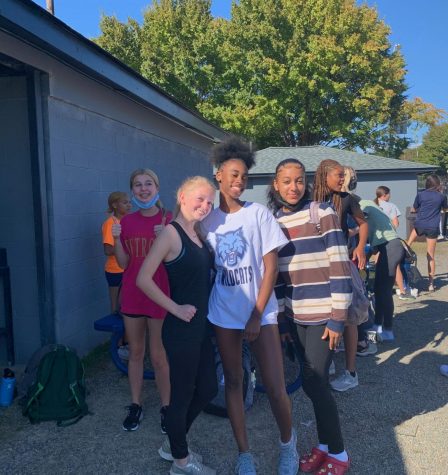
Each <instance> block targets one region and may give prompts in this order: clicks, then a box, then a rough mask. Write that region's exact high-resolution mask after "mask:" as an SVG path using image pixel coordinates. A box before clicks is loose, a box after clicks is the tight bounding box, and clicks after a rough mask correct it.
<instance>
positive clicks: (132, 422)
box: [123, 402, 143, 431]
mask: <svg viewBox="0 0 448 475" xmlns="http://www.w3.org/2000/svg"><path fill="white" fill-rule="evenodd" d="M126 409H127V410H128V415H127V416H126V419H125V420H124V422H123V430H129V431H131V430H137V429H138V428H139V425H140V421H141V420H142V419H143V410H142V406H139V405H138V404H135V402H133V403H132V404H131V405H130V406H127V408H126Z"/></svg>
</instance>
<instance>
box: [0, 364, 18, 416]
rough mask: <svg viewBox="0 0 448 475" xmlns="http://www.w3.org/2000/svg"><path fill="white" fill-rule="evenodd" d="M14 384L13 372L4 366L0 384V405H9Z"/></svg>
mask: <svg viewBox="0 0 448 475" xmlns="http://www.w3.org/2000/svg"><path fill="white" fill-rule="evenodd" d="M15 385H16V378H15V377H14V372H13V371H11V370H10V369H9V368H5V370H4V372H3V378H2V381H1V384H0V406H3V407H7V406H10V405H11V403H12V399H13V397H14V388H15Z"/></svg>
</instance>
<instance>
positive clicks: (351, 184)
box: [313, 160, 368, 391]
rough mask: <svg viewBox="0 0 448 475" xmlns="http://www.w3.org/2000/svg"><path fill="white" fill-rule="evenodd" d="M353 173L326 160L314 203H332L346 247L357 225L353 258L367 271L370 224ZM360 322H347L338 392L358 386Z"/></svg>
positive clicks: (316, 180) (335, 383) (319, 169)
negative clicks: (356, 189) (343, 363)
mask: <svg viewBox="0 0 448 475" xmlns="http://www.w3.org/2000/svg"><path fill="white" fill-rule="evenodd" d="M351 170H352V171H350V170H348V169H347V174H346V173H345V170H344V167H343V166H342V165H341V164H340V163H339V162H337V161H336V160H323V161H322V162H321V163H320V164H319V166H318V167H317V170H316V173H315V175H314V187H313V188H314V200H315V201H318V202H324V203H329V204H331V206H332V207H333V209H334V210H335V211H336V214H337V215H338V217H339V222H340V224H341V228H342V232H343V234H344V237H345V240H346V246H348V244H349V219H352V220H353V221H354V224H355V225H357V227H358V237H357V243H356V244H355V245H354V247H353V249H351V259H352V260H353V261H354V262H355V264H356V265H357V266H358V268H359V269H364V267H365V264H366V255H365V247H366V242H367V235H368V225H367V222H366V220H365V218H364V214H363V212H362V210H361V208H360V207H359V197H357V196H356V195H353V194H352V193H351V192H352V191H353V190H354V189H355V188H356V184H357V178H356V174H355V172H354V170H353V169H351ZM346 177H347V184H346V190H348V191H343V187H344V182H345V181H346ZM349 191H350V192H349ZM358 323H359V322H358V321H355V320H353V321H347V323H346V326H345V329H344V343H345V345H344V346H345V362H346V369H345V371H344V372H343V373H342V374H341V375H340V376H338V377H337V378H336V379H334V380H333V381H331V383H330V384H331V387H332V388H333V389H334V390H335V391H347V390H349V389H352V388H355V387H356V386H358V384H359V382H358V373H357V371H356V352H357V348H358Z"/></svg>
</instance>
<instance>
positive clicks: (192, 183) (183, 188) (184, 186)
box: [174, 176, 216, 217]
mask: <svg viewBox="0 0 448 475" xmlns="http://www.w3.org/2000/svg"><path fill="white" fill-rule="evenodd" d="M200 186H208V187H210V189H211V190H213V192H214V193H215V192H216V186H215V185H214V184H213V182H212V181H211V180H209V179H208V178H205V177H204V176H192V177H188V178H186V179H185V180H184V181H183V182H182V183H181V185H180V186H179V188H178V189H177V192H176V208H175V209H174V217H176V216H177V215H178V214H179V212H180V195H181V194H182V193H187V192H188V191H191V190H192V189H195V188H198V187H200Z"/></svg>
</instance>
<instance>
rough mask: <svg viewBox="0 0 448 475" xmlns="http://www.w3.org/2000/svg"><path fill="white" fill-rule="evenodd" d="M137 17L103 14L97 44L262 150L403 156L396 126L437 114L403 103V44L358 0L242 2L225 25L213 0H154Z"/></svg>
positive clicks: (403, 138) (403, 142) (401, 138)
mask: <svg viewBox="0 0 448 475" xmlns="http://www.w3.org/2000/svg"><path fill="white" fill-rule="evenodd" d="M131 22H133V21H131V20H128V23H127V24H121V23H119V22H118V21H117V20H116V19H114V20H112V19H110V18H108V17H104V18H103V20H102V24H101V29H102V35H101V36H100V37H99V38H98V39H97V40H96V41H97V42H98V43H99V44H100V45H101V46H103V47H104V48H106V49H107V50H108V51H110V52H112V54H116V55H118V57H119V58H120V59H122V60H123V61H125V62H127V63H128V64H130V65H135V68H136V69H137V70H138V71H139V72H140V73H141V74H143V75H144V76H145V77H147V78H148V79H149V80H151V81H152V82H154V83H156V84H158V85H159V86H161V87H162V88H163V89H165V90H166V91H167V92H169V93H170V94H172V95H173V96H174V97H176V98H177V99H179V100H180V101H182V102H184V103H185V104H186V105H187V106H189V107H192V108H195V109H197V110H198V111H199V112H201V113H202V114H203V115H204V116H205V117H206V118H208V119H210V120H212V121H213V122H215V123H216V124H218V125H220V126H221V127H223V128H224V129H226V130H229V131H232V132H234V133H237V134H241V135H243V136H246V137H247V138H249V139H251V140H254V141H255V142H256V143H257V145H258V146H259V147H265V146H275V145H287V146H296V145H314V144H324V145H332V146H338V147H341V148H349V149H354V148H360V149H362V150H364V151H374V152H376V153H381V154H385V155H389V156H394V157H397V158H398V157H399V155H400V153H401V152H402V150H403V149H405V148H406V147H407V146H408V144H409V143H410V141H411V140H410V138H409V137H407V136H404V135H402V134H400V133H399V130H398V129H399V128H400V125H401V124H403V123H405V122H408V121H410V120H415V119H416V118H417V119H418V120H420V119H422V118H426V119H428V118H431V117H432V116H431V113H432V112H433V113H435V115H437V110H436V109H435V108H432V109H431V107H432V106H430V105H428V104H426V103H424V102H423V101H421V102H419V103H417V102H416V101H415V100H414V101H407V100H406V96H405V92H406V89H407V87H406V84H405V74H406V70H405V63H404V59H403V56H402V54H401V51H400V49H399V48H395V47H392V46H391V44H390V41H389V33H390V30H389V28H388V26H387V25H385V23H384V22H383V21H381V20H380V19H379V18H378V15H377V12H376V10H375V9H374V8H370V7H368V6H367V5H365V4H362V5H358V4H357V2H356V0H239V2H233V5H232V17H231V19H230V20H224V19H214V18H213V17H212V16H211V13H210V1H209V0H160V1H156V0H153V3H152V4H151V5H150V6H149V7H148V9H147V10H146V12H145V15H144V21H143V25H142V26H140V27H138V25H136V24H135V23H131ZM133 38H134V42H132V39H133ZM133 67H134V66H133ZM433 115H434V114H433Z"/></svg>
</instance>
